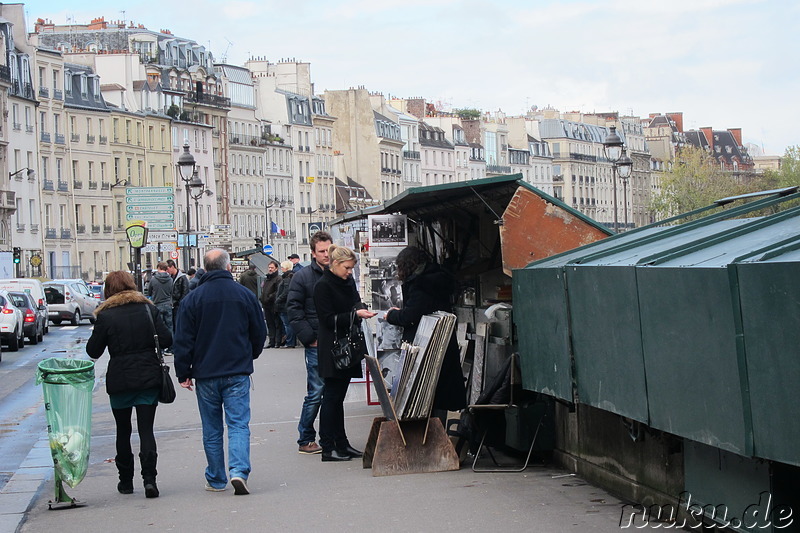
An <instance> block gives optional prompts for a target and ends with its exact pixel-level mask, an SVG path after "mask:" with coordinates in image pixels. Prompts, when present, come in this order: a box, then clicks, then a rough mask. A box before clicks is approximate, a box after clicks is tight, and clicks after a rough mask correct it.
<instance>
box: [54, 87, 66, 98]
mask: <svg viewBox="0 0 800 533" xmlns="http://www.w3.org/2000/svg"><path fill="white" fill-rule="evenodd" d="M53 98H54V99H56V100H63V99H64V92H63V91H62V90H61V89H53Z"/></svg>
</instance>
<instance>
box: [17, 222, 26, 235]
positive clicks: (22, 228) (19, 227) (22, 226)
mask: <svg viewBox="0 0 800 533" xmlns="http://www.w3.org/2000/svg"><path fill="white" fill-rule="evenodd" d="M17 233H25V224H17Z"/></svg>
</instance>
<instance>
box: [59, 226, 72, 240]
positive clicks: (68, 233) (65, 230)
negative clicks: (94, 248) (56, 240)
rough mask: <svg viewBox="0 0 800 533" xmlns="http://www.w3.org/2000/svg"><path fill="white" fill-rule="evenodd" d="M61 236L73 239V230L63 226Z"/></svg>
mask: <svg viewBox="0 0 800 533" xmlns="http://www.w3.org/2000/svg"><path fill="white" fill-rule="evenodd" d="M61 238H62V239H71V238H72V230H70V229H69V228H61Z"/></svg>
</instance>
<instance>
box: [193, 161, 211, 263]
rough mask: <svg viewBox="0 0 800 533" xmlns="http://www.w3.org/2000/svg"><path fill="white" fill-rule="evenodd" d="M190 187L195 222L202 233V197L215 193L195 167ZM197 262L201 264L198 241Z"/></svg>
mask: <svg viewBox="0 0 800 533" xmlns="http://www.w3.org/2000/svg"><path fill="white" fill-rule="evenodd" d="M189 187H190V188H191V192H190V193H189V194H190V195H191V197H192V199H193V200H194V219H195V224H197V232H198V233H200V198H202V197H203V195H204V194H205V195H207V196H211V195H212V194H214V193H213V192H211V190H209V189H208V187H206V184H205V183H203V181H202V180H201V179H200V176H198V175H197V169H195V171H194V174H193V175H192V181H191V182H190V183H189ZM197 264H198V265H200V244H199V243H197Z"/></svg>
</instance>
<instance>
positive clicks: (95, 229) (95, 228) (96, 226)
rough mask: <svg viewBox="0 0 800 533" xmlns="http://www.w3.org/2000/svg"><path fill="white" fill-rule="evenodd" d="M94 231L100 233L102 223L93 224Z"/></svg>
mask: <svg viewBox="0 0 800 533" xmlns="http://www.w3.org/2000/svg"><path fill="white" fill-rule="evenodd" d="M92 233H100V224H92Z"/></svg>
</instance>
